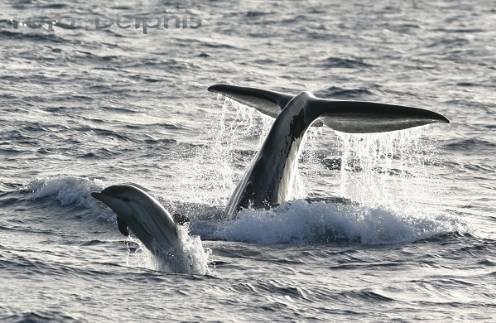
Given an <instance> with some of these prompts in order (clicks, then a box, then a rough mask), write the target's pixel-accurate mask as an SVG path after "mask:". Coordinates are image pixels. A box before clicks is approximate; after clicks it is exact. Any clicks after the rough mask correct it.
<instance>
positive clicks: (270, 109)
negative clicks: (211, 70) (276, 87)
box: [208, 84, 293, 118]
mask: <svg viewBox="0 0 497 323" xmlns="http://www.w3.org/2000/svg"><path fill="white" fill-rule="evenodd" d="M208 90H209V91H210V92H214V93H220V94H222V95H224V96H226V97H228V98H230V99H232V100H235V101H237V102H239V103H242V104H245V105H248V106H250V107H252V108H254V109H257V110H258V111H260V112H262V113H263V114H265V115H268V116H271V117H273V118H276V117H277V116H278V115H279V113H280V112H281V110H283V108H284V107H285V106H286V105H287V103H288V102H289V101H290V100H291V99H292V98H293V96H292V95H289V94H285V93H280V92H274V91H267V90H260V89H256V88H251V87H242V86H234V85H226V84H216V85H212V86H210V87H209V88H208Z"/></svg>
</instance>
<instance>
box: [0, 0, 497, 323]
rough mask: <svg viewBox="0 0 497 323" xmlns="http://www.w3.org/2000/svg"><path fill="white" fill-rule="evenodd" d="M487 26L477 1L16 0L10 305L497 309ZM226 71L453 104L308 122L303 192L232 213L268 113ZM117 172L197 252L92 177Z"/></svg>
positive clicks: (2, 180) (225, 316) (4, 278)
mask: <svg viewBox="0 0 497 323" xmlns="http://www.w3.org/2000/svg"><path fill="white" fill-rule="evenodd" d="M158 23H160V26H158V25H157V24H158ZM164 23H166V25H167V27H168V28H164ZM176 23H178V25H177V24H176ZM144 26H145V27H144ZM495 37H496V35H495V2H493V1H486V0H484V1H478V2H474V1H469V0H456V1H448V0H447V1H445V0H436V1H426V0H412V1H398V2H392V1H386V0H379V1H375V2H373V3H368V2H363V1H358V0H354V1H325V0H309V1H283V0H272V1H255V0H254V1H228V0H210V1H197V0H189V1H181V2H180V1H166V0H162V1H161V0H142V1H139V0H137V1H124V0H115V1H110V2H99V1H95V0H87V1H79V0H78V1H72V2H70V1H63V0H60V1H44V0H6V1H3V2H2V3H1V4H0V42H1V46H0V109H1V112H2V113H1V114H0V125H1V126H0V158H1V163H0V169H1V171H0V286H2V288H1V290H0V320H2V321H7V322H45V321H50V322H71V321H78V322H121V321H131V322H137V321H161V322H164V321H176V320H180V321H221V322H233V321H236V322H256V321H281V322H288V321H299V322H300V321H318V320H321V321H326V322H349V321H361V322H384V321H409V322H411V321H435V322H446V321H453V322H470V321H471V322H473V321H479V322H493V321H495V284H496V276H495V246H496V240H495V231H496V230H495V166H496V165H495V152H496V151H495ZM215 83H230V84H236V85H245V86H253V87H260V88H265V89H273V90H280V91H286V92H289V93H295V94H296V93H298V92H299V91H303V90H309V91H313V92H314V93H315V94H316V95H319V96H322V97H329V98H336V99H350V100H368V101H377V102H384V103H392V104H396V103H397V104H403V105H407V106H413V107H420V108H426V109H430V110H433V111H436V112H439V113H442V114H444V115H445V116H446V117H447V118H448V119H450V121H451V123H450V124H448V125H447V124H434V125H428V126H424V127H420V128H415V129H410V130H406V131H401V132H392V133H385V134H374V135H347V134H341V133H337V132H334V131H332V130H330V129H327V128H320V127H312V128H311V129H310V130H309V131H308V133H307V136H306V139H305V140H306V142H305V145H304V148H303V151H302V152H301V158H300V163H299V168H298V174H296V175H295V185H294V187H293V200H292V201H290V202H289V203H286V204H284V205H281V206H279V207H278V208H274V209H271V210H244V211H243V212H241V214H240V216H239V217H238V218H237V219H236V220H232V221H229V220H226V219H225V218H223V216H222V208H223V207H224V205H226V203H227V200H228V199H229V197H230V194H231V192H232V190H233V189H234V188H235V186H236V183H237V181H238V180H239V179H240V177H241V176H242V174H243V171H244V169H245V168H246V167H247V165H248V163H249V162H250V160H251V158H252V157H253V156H254V154H255V153H256V152H257V149H258V147H259V146H260V145H261V143H262V140H263V138H264V135H265V134H266V133H267V132H268V130H269V128H270V126H271V122H272V120H271V119H270V118H268V117H265V116H262V115H260V114H259V113H258V112H256V111H253V110H252V109H251V108H248V107H245V106H242V105H239V104H237V103H234V102H231V101H229V100H225V99H223V98H222V97H217V96H216V95H213V94H212V93H209V92H207V90H206V89H207V87H208V86H209V85H212V84H215ZM125 182H133V183H137V184H140V185H142V186H144V187H146V188H147V189H148V190H149V193H150V194H152V195H153V196H155V197H156V198H158V199H159V200H160V201H161V202H162V203H163V204H164V205H165V207H166V208H167V209H168V210H170V211H171V212H178V213H182V214H185V215H188V216H189V217H190V218H191V223H190V224H189V226H187V227H184V228H182V231H181V239H182V240H181V241H182V244H183V252H184V254H185V257H186V258H185V259H187V261H189V265H188V266H184V267H182V269H180V270H178V269H177V268H178V267H174V266H172V265H173V264H171V263H167V261H164V260H163V259H157V258H154V257H153V256H152V255H151V254H150V253H149V252H148V251H146V250H145V249H144V247H143V246H142V245H141V243H140V242H139V241H138V240H137V239H136V238H133V237H131V238H127V237H124V236H122V235H120V233H119V231H118V229H117V225H116V219H115V216H114V215H113V213H112V212H111V211H110V210H109V209H107V208H106V207H105V206H104V205H103V204H101V203H99V202H97V201H96V200H94V199H93V198H92V197H91V196H90V193H91V192H92V191H96V190H101V189H103V188H104V187H106V186H108V185H112V184H118V183H125ZM310 200H312V202H309V201H310ZM174 268H176V269H174Z"/></svg>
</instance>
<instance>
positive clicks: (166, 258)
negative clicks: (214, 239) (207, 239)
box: [155, 226, 211, 275]
mask: <svg viewBox="0 0 497 323" xmlns="http://www.w3.org/2000/svg"><path fill="white" fill-rule="evenodd" d="M178 240H179V247H178V248H177V249H176V250H175V253H174V254H164V253H161V252H158V253H156V254H155V260H156V262H155V266H156V268H157V269H158V270H161V271H169V272H175V273H187V274H197V275H206V274H209V273H210V269H209V256H210V255H211V250H210V249H206V248H204V247H203V246H202V241H201V240H200V237H199V236H192V235H190V232H189V228H188V226H179V227H178Z"/></svg>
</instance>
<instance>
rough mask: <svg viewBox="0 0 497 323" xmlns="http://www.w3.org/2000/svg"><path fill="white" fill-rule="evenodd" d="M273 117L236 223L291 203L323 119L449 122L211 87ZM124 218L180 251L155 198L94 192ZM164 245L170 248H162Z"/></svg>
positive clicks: (404, 111)
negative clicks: (306, 146)
mask: <svg viewBox="0 0 497 323" xmlns="http://www.w3.org/2000/svg"><path fill="white" fill-rule="evenodd" d="M208 90H209V91H211V92H215V93H220V94H222V95H224V96H226V97H228V98H230V99H233V100H235V101H238V102H240V103H242V104H245V105H248V106H250V107H253V108H255V109H257V110H258V111H260V112H262V113H264V114H266V115H269V116H272V117H274V118H276V119H275V121H274V123H273V125H272V127H271V130H270V131H269V134H268V135H267V137H266V139H265V141H264V143H263V145H262V148H261V149H260V150H259V152H258V153H257V155H256V156H255V157H254V159H253V160H252V163H251V165H250V167H249V168H248V169H247V171H246V172H245V175H244V176H243V178H242V180H241V181H240V183H239V184H238V186H237V187H236V189H235V191H234V192H233V195H232V196H231V199H230V201H229V203H228V205H227V207H226V209H225V214H226V217H228V218H230V219H232V218H234V217H235V216H236V214H237V213H238V212H239V211H240V210H241V209H244V208H256V209H257V208H270V207H272V206H275V205H278V204H281V203H282V202H285V201H287V200H288V199H289V193H290V188H291V185H292V183H291V180H292V172H293V171H294V170H295V169H296V166H297V161H298V155H299V148H300V144H301V141H302V138H303V137H304V134H305V132H306V130H307V129H308V128H309V126H311V124H312V123H313V122H314V121H316V120H317V119H320V120H321V121H322V123H323V124H325V125H327V126H328V127H330V128H332V129H334V130H336V131H341V132H347V133H374V132H387V131H394V130H401V129H406V128H412V127H417V126H422V125H426V124H430V123H435V122H442V123H448V122H449V120H447V118H445V117H444V116H442V115H441V114H438V113H435V112H432V111H429V110H423V109H417V108H410V107H405V106H399V105H390V104H382V103H373V102H361V101H339V100H329V99H322V98H317V97H315V96H314V95H313V94H312V93H310V92H302V93H300V94H298V95H296V96H293V95H289V94H285V93H279V92H273V91H267V90H260V89H255V88H249V87H239V86H232V85H223V84H218V85H213V86H211V87H209V89H208ZM92 196H94V197H95V198H97V199H99V200H101V201H102V202H104V203H105V204H107V205H108V206H109V207H110V208H111V209H112V210H113V211H114V212H115V213H116V214H117V218H118V225H119V230H120V231H121V233H123V234H126V235H127V233H128V231H127V228H128V227H129V228H130V229H131V231H133V233H134V234H135V235H136V236H137V237H138V238H139V239H140V240H141V241H142V242H143V243H144V244H145V246H146V247H147V248H148V249H150V250H153V248H156V247H157V243H156V242H154V240H155V241H160V242H162V244H163V245H168V246H169V247H168V248H172V249H174V248H175V243H177V225H178V224H180V223H178V222H179V221H175V220H174V219H173V218H172V217H171V216H170V215H169V213H168V212H167V211H166V210H165V209H164V208H163V207H162V206H161V205H160V204H159V203H158V202H157V201H156V200H155V199H153V198H152V197H151V196H150V195H148V194H147V193H145V192H144V191H143V190H142V189H140V188H138V187H136V186H133V185H116V186H111V187H108V188H106V189H105V190H103V191H102V192H101V193H93V194H92ZM161 247H164V246H161Z"/></svg>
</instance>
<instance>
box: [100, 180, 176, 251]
mask: <svg viewBox="0 0 497 323" xmlns="http://www.w3.org/2000/svg"><path fill="white" fill-rule="evenodd" d="M91 196H93V197H94V198H96V199H97V200H100V201H102V202H103V203H105V204H106V205H107V206H109V207H110V208H111V209H112V211H114V213H116V216H117V225H118V228H119V231H120V232H121V233H122V234H123V235H125V236H128V235H129V231H128V228H129V229H131V231H132V232H133V233H134V235H135V236H136V237H137V238H138V239H140V241H141V242H143V244H144V245H145V247H147V249H148V250H150V251H151V252H152V253H153V254H154V255H158V254H159V253H160V254H161V255H163V256H164V255H166V256H167V255H168V254H170V255H174V254H176V253H177V249H178V248H179V247H180V246H179V244H180V242H179V239H178V223H176V221H175V220H174V218H173V217H172V216H171V214H170V213H169V212H168V211H167V210H166V209H165V208H164V207H163V206H162V205H161V204H160V203H159V202H158V201H157V200H156V199H155V198H153V197H152V196H151V195H149V194H148V193H147V192H145V191H144V190H143V189H142V188H140V187H139V186H137V185H129V184H122V185H112V186H109V187H107V188H106V189H104V190H103V191H102V192H92V193H91Z"/></svg>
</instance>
